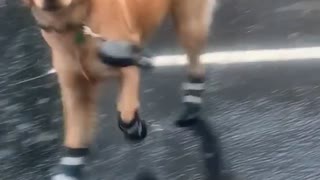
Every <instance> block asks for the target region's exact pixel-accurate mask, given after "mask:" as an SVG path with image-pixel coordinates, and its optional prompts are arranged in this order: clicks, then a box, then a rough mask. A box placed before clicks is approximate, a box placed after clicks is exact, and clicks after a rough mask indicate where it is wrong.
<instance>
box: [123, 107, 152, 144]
mask: <svg viewBox="0 0 320 180" xmlns="http://www.w3.org/2000/svg"><path fill="white" fill-rule="evenodd" d="M118 125H119V128H120V130H121V131H122V132H123V134H124V136H125V139H127V140H129V141H132V142H137V141H138V142H139V141H142V140H143V139H145V138H146V137H147V134H148V129H147V124H146V122H145V121H144V120H142V119H140V116H139V113H138V112H136V113H135V117H134V119H133V120H132V121H131V122H130V123H129V124H127V123H125V122H124V121H123V120H122V119H121V117H120V114H119V119H118Z"/></svg>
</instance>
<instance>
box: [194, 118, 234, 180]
mask: <svg viewBox="0 0 320 180" xmlns="http://www.w3.org/2000/svg"><path fill="white" fill-rule="evenodd" d="M190 129H191V130H192V131H194V133H195V134H196V135H197V136H199V137H200V138H201V145H202V155H203V158H204V162H205V164H204V165H205V169H206V171H207V172H206V180H231V179H232V177H231V175H230V174H228V173H226V172H224V167H223V158H222V150H221V146H220V142H219V138H218V135H217V134H216V133H215V131H214V129H212V126H210V125H209V124H208V122H207V121H205V120H204V119H198V120H197V121H195V123H194V124H193V125H192V126H190Z"/></svg>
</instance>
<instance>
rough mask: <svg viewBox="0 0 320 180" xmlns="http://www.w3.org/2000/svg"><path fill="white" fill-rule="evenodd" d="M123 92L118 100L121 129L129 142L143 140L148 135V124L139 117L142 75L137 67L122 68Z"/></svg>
mask: <svg viewBox="0 0 320 180" xmlns="http://www.w3.org/2000/svg"><path fill="white" fill-rule="evenodd" d="M120 71H121V78H122V82H121V91H120V96H119V100H118V111H119V127H120V129H121V130H122V131H123V133H124V134H125V136H126V138H128V139H129V140H142V139H144V138H145V137H146V135H147V128H146V124H145V122H144V121H143V120H141V119H140V116H139V112H138V110H139V87H140V73H139V71H140V70H139V68H138V67H137V66H128V67H123V68H120Z"/></svg>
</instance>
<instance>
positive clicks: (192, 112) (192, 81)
mask: <svg viewBox="0 0 320 180" xmlns="http://www.w3.org/2000/svg"><path fill="white" fill-rule="evenodd" d="M204 82H205V79H204V78H203V77H192V76H190V77H189V78H188V82H186V83H184V84H183V92H184V96H183V104H184V109H183V111H182V113H181V114H180V117H179V119H178V120H177V121H176V125H177V126H180V127H186V126H190V125H192V124H194V123H196V122H197V120H198V119H199V118H200V116H201V105H202V94H203V91H204V85H205V83H204Z"/></svg>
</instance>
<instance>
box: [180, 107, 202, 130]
mask: <svg viewBox="0 0 320 180" xmlns="http://www.w3.org/2000/svg"><path fill="white" fill-rule="evenodd" d="M200 119H201V107H200V106H199V105H195V106H186V107H185V108H184V110H183V111H182V113H181V114H180V115H179V117H178V120H176V121H175V125H176V126H178V127H190V126H193V125H194V124H196V123H197V122H198V121H199V120H200Z"/></svg>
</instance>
